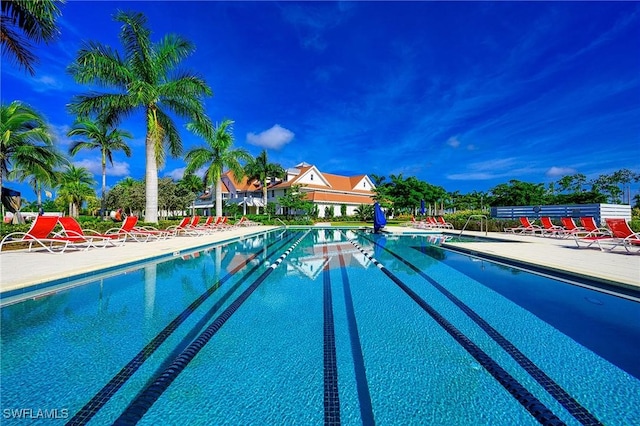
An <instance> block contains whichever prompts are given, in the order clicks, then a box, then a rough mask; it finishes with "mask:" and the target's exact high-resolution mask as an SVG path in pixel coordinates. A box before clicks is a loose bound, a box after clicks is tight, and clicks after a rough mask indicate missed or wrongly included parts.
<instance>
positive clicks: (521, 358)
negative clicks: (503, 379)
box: [369, 240, 602, 426]
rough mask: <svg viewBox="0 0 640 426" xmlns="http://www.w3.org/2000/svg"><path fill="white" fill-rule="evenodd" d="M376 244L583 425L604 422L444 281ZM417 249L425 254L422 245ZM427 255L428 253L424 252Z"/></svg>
mask: <svg viewBox="0 0 640 426" xmlns="http://www.w3.org/2000/svg"><path fill="white" fill-rule="evenodd" d="M369 241H371V242H372V243H373V244H375V245H377V246H378V247H380V248H382V249H383V250H384V251H386V252H388V253H390V254H391V255H392V256H393V257H395V258H396V259H398V260H400V261H401V262H402V263H404V264H405V265H407V266H408V267H409V268H411V269H412V270H414V271H415V272H417V273H418V274H419V275H420V276H421V277H422V278H424V279H425V280H427V281H428V282H429V283H430V284H431V285H432V286H434V287H435V288H436V289H438V291H440V293H442V294H444V295H445V296H446V297H447V299H449V300H450V301H451V302H453V303H454V304H455V305H456V306H457V307H458V308H460V310H462V312H464V313H465V314H467V316H468V317H469V318H471V319H472V320H473V321H474V322H475V323H476V324H477V325H478V326H479V327H480V328H482V330H484V331H485V333H487V335H489V337H491V338H492V339H493V340H494V341H495V342H496V343H497V344H498V345H500V347H501V348H502V349H504V350H505V352H507V353H508V354H509V355H510V356H511V358H513V359H514V360H515V361H516V362H517V363H518V364H519V365H520V366H521V367H522V368H523V369H524V370H525V371H526V372H527V373H529V375H530V376H531V377H533V378H534V379H535V381H536V382H538V384H540V385H541V386H542V387H543V388H544V389H545V390H546V391H547V392H548V393H549V395H551V396H552V397H553V398H554V399H555V400H556V401H558V402H559V403H560V404H561V405H562V406H563V407H564V408H566V410H567V411H568V412H569V413H570V414H571V415H572V416H573V417H575V419H576V420H578V421H579V422H580V423H582V424H583V425H589V426H591V425H593V426H596V425H602V423H601V422H600V420H598V419H597V418H596V417H595V416H594V415H593V414H591V413H590V412H589V410H587V409H586V408H585V407H583V406H582V405H581V404H580V403H579V402H578V401H577V400H576V399H575V398H573V397H572V396H571V395H570V394H569V393H568V392H567V391H566V390H564V388H562V386H560V385H559V384H558V383H556V382H555V381H554V380H553V379H552V378H551V377H549V376H548V375H547V373H545V372H544V371H542V369H541V368H540V367H538V366H537V365H536V364H535V363H534V362H533V361H531V360H530V359H529V358H528V357H527V356H526V355H525V354H524V353H522V352H521V351H520V350H519V349H518V348H517V347H516V346H515V345H514V344H513V343H511V342H510V341H509V340H508V339H507V338H506V337H504V336H503V335H502V334H500V332H499V331H498V330H496V329H495V328H493V327H492V326H491V325H490V324H489V323H488V322H487V321H486V320H485V319H484V318H482V317H481V316H480V315H478V314H477V313H476V312H475V311H474V310H473V309H471V308H470V307H469V306H468V305H466V304H465V303H464V302H463V301H462V300H460V299H458V298H457V297H456V296H455V295H453V293H451V292H450V291H449V290H447V289H446V288H444V287H443V286H442V284H440V283H438V282H437V281H436V280H434V279H433V278H431V277H430V276H429V275H427V274H425V273H424V272H423V271H422V270H420V269H419V268H418V267H417V266H415V265H413V264H412V263H410V262H409V261H407V260H405V259H404V258H402V257H401V256H399V255H398V254H396V253H394V252H392V251H391V250H389V249H387V248H386V247H382V246H381V245H380V244H378V243H377V242H375V241H372V240H369ZM414 249H415V250H417V251H419V252H421V253H423V252H422V251H421V250H420V249H419V248H415V247H414ZM423 254H425V253H423Z"/></svg>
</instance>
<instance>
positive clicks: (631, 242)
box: [605, 218, 640, 253]
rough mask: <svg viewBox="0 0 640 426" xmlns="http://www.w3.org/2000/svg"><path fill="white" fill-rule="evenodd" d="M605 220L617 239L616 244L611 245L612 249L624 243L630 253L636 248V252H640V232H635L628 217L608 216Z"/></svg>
mask: <svg viewBox="0 0 640 426" xmlns="http://www.w3.org/2000/svg"><path fill="white" fill-rule="evenodd" d="M605 221H606V222H607V226H608V227H609V229H611V233H613V237H614V239H615V245H614V246H613V247H611V250H613V249H614V248H616V247H617V246H619V245H620V244H622V245H623V246H624V248H625V250H627V252H628V253H631V252H632V251H633V250H634V249H636V250H635V251H636V252H640V233H638V232H633V230H632V229H631V228H630V227H629V224H628V223H627V221H626V219H617V218H606V219H605Z"/></svg>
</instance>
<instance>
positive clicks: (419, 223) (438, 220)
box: [411, 216, 454, 229]
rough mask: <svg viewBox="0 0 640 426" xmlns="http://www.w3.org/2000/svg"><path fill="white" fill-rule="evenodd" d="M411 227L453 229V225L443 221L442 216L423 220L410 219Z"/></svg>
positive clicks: (428, 217)
mask: <svg viewBox="0 0 640 426" xmlns="http://www.w3.org/2000/svg"><path fill="white" fill-rule="evenodd" d="M411 226H412V227H414V228H417V229H434V228H437V229H454V228H453V225H452V224H451V223H449V222H447V221H446V220H444V217H442V216H438V217H433V216H427V217H426V218H424V219H423V220H416V218H415V217H411Z"/></svg>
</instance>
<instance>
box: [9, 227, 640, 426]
mask: <svg viewBox="0 0 640 426" xmlns="http://www.w3.org/2000/svg"><path fill="white" fill-rule="evenodd" d="M436 244H437V242H436ZM0 313H1V319H2V322H1V324H0V326H1V334H0V345H1V347H0V349H1V352H0V354H1V356H2V358H1V379H2V381H1V383H0V386H1V388H0V395H1V401H0V405H1V408H2V423H3V424H5V423H6V424H37V423H42V424H65V423H70V424H85V423H88V424H112V423H116V424H135V423H138V424H148V425H157V424H202V425H212V424H215V425H222V424H229V425H253V424H256V425H281V424H292V425H315V424H346V425H351V424H353V425H356V424H379V425H391V424H393V425H396V424H397V425H411V424H415V425H426V424H429V425H516V424H517V425H527V424H539V423H546V424H570V425H574V424H575V425H580V424H607V425H634V424H640V416H639V415H638V413H639V410H638V407H639V406H640V363H639V362H638V361H637V360H638V359H640V303H638V302H636V301H634V300H630V299H628V298H621V297H617V296H615V295H611V294H605V293H601V292H597V291H593V290H589V289H585V288H582V287H577V286H573V285H570V284H567V283H564V282H561V281H556V280H553V279H550V278H544V277H541V276H539V275H534V274H530V273H527V272H524V271H522V270H516V269H512V268H508V267H505V266H501V265H496V264H493V263H491V262H487V261H479V260H478V259H474V258H471V257H469V256H465V255H462V254H459V253H454V252H451V251H449V250H446V249H443V248H441V247H438V246H437V245H434V244H433V240H432V242H430V241H429V239H428V237H420V236H407V237H394V238H389V237H385V236H380V235H372V234H368V233H365V232H363V231H359V230H340V229H322V230H316V229H313V230H308V229H300V230H296V229H288V230H286V231H283V230H278V231H274V232H270V233H266V234H259V235H254V236H251V237H250V238H246V239H244V240H241V241H236V242H232V243H229V244H226V245H221V246H212V247H210V248H207V249H205V250H200V251H198V252H195V253H186V254H182V255H180V256H176V257H173V258H170V259H164V260H157V261H154V262H151V263H148V264H141V265H139V267H137V268H129V269H128V270H127V271H123V272H117V271H115V272H114V273H113V274H110V275H106V276H103V277H101V278H100V279H97V280H95V281H91V280H89V281H87V280H86V279H85V282H83V284H82V285H79V286H76V287H73V288H70V289H67V290H63V291H60V292H57V293H53V294H47V295H45V296H43V297H38V298H29V299H28V300H23V301H21V302H19V303H13V304H10V305H8V306H4V307H3V308H2V309H1V311H0ZM18 417H22V418H18ZM25 417H26V418H25Z"/></svg>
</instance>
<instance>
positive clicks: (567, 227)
mask: <svg viewBox="0 0 640 426" xmlns="http://www.w3.org/2000/svg"><path fill="white" fill-rule="evenodd" d="M560 221H561V222H562V226H563V227H564V233H565V235H566V236H567V237H569V236H571V235H586V234H587V233H588V232H587V231H586V230H585V229H584V227H582V226H578V225H576V223H575V222H574V220H573V218H572V217H563V218H560Z"/></svg>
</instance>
